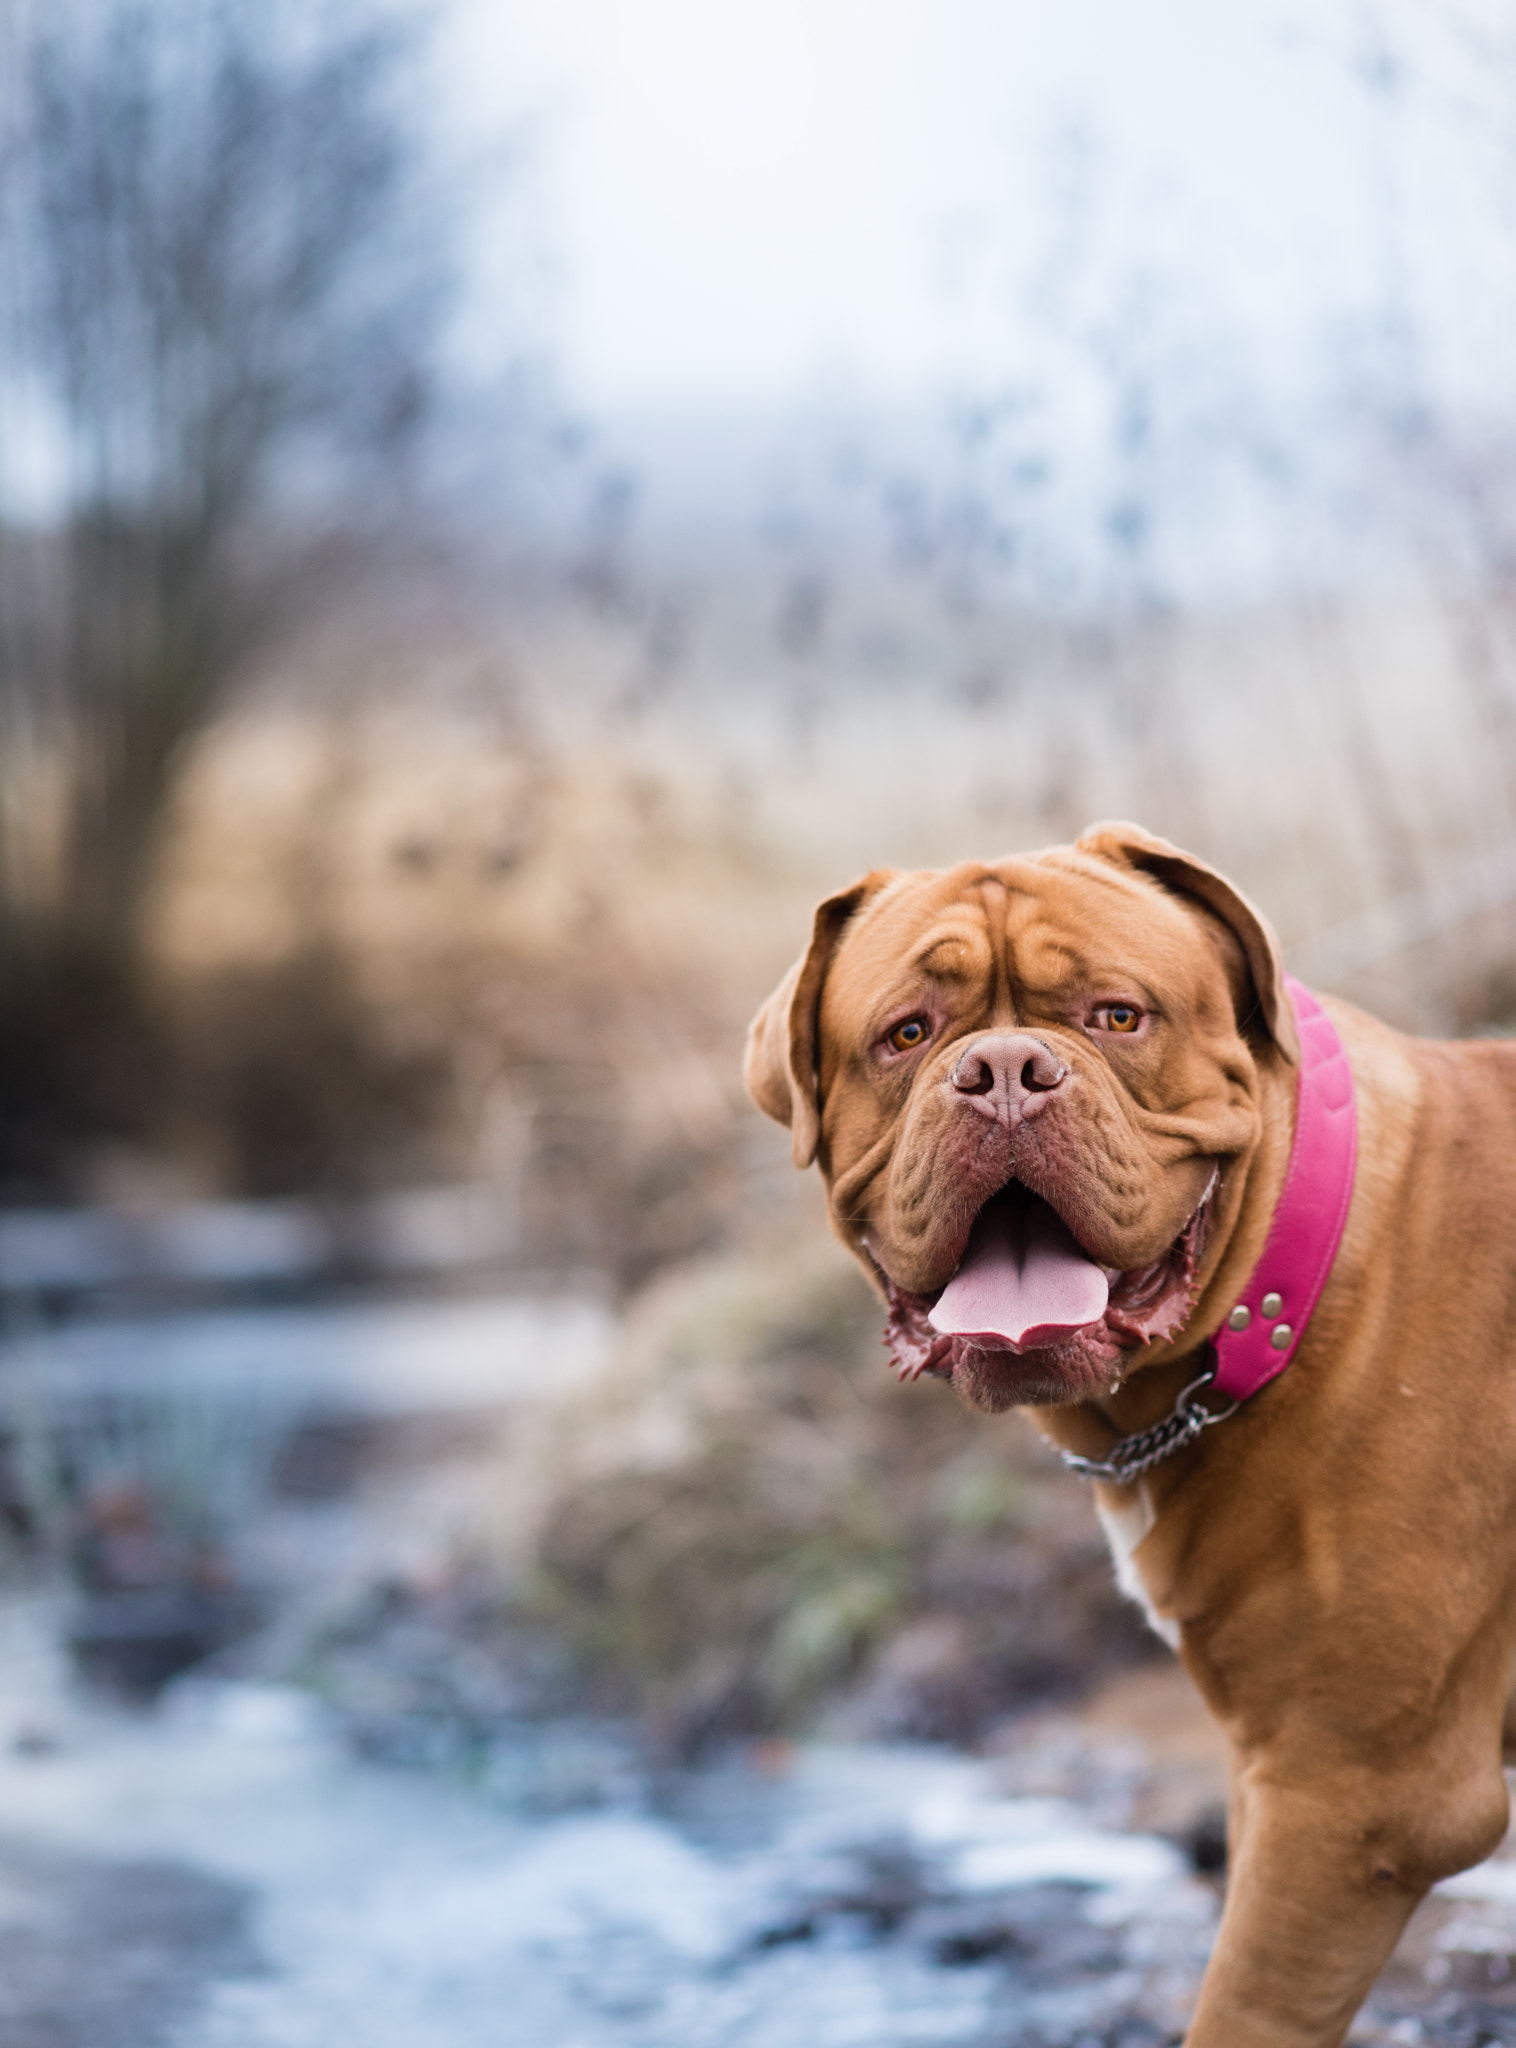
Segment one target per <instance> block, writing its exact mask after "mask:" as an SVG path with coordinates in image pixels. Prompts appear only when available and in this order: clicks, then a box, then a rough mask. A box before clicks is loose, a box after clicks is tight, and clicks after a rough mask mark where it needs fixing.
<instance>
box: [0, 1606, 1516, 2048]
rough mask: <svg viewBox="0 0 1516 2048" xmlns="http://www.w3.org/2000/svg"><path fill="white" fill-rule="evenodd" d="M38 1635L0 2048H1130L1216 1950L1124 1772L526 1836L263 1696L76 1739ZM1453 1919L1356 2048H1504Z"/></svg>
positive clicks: (924, 1787)
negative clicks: (1051, 1788) (1074, 1783)
mask: <svg viewBox="0 0 1516 2048" xmlns="http://www.w3.org/2000/svg"><path fill="white" fill-rule="evenodd" d="M44 1621H45V1617H41V1616H39V1615H38V1614H36V1613H35V1612H34V1611H30V1610H26V1609H22V1608H19V1607H18V1608H16V1609H13V1610H12V1611H11V1612H10V1613H9V1615H8V1617H7V1618H6V1624H5V1640H4V1643H3V1649H4V1652H5V1663H4V1670H5V1677H4V1682H3V1695H0V1731H3V1734H4V1738H5V1739H4V1750H3V1755H0V1816H3V1820H0V2041H3V2042H4V2043H5V2044H6V2048H160V2044H161V2048H332V2044H333V2043H336V2042H348V2041H352V2042H362V2043H363V2044H364V2048H423V2044H425V2048H432V2044H437V2048H442V2044H445V2048H707V2044H709V2048H728V2044H729V2048H906V2044H912V2048H922V2044H944V2048H945V2044H948V2043H973V2044H984V2048H990V2044H994V2048H1013V2044H1014V2048H1054V2044H1057V2048H1151V2044H1157V2043H1163V2042H1168V2041H1172V2040H1175V2039H1177V2036H1178V2032H1179V2029H1180V2027H1181V2025H1182V2020H1183V2014H1184V2011H1185V2009H1186V2006H1187V2003H1188V2001H1189V1999H1190V1997H1191V1996H1192V1994H1193V1990H1194V1986H1195V1983H1196V1980H1197V1978H1198V1975H1199V1972H1200V1969H1201V1967H1202V1965H1203V1962H1204V1958H1205V1954H1206V1951H1207V1949H1208V1946H1209V1943H1210V1940H1211V1936H1212V1933H1213V1929H1214V1924H1215V1918H1216V1913H1217V1906H1218V1894H1217V1891H1216V1888H1215V1886H1214V1884H1213V1883H1212V1882H1209V1881H1207V1880H1205V1879H1203V1878H1201V1877H1198V1876H1196V1875H1195V1874H1194V1873H1193V1871H1192V1868H1191V1861H1190V1858H1189V1857H1188V1856H1187V1855H1185V1854H1184V1853H1183V1852H1182V1850H1181V1848H1180V1847H1178V1846H1176V1845H1175V1843H1173V1842H1171V1841H1169V1840H1166V1839H1164V1838H1162V1837H1160V1836H1158V1835H1155V1834H1151V1833H1140V1832H1134V1831H1131V1830H1129V1829H1124V1828H1121V1827H1119V1826H1117V1825H1114V1824H1113V1822H1112V1818H1111V1816H1112V1815H1113V1814H1116V1813H1118V1812H1119V1811H1120V1810H1121V1808H1122V1806H1123V1804H1125V1805H1126V1807H1127V1808H1130V1806H1131V1799H1132V1793H1133V1787H1134V1785H1135V1784H1136V1783H1137V1779H1138V1777H1140V1771H1141V1765H1140V1762H1139V1761H1137V1760H1136V1758H1135V1753H1134V1752H1131V1751H1130V1750H1128V1751H1126V1752H1113V1751H1111V1750H1109V1749H1107V1750H1105V1751H1099V1750H1098V1749H1092V1750H1089V1751H1088V1752H1087V1753H1085V1754H1084V1755H1083V1756H1082V1757H1081V1756H1074V1757H1073V1760H1074V1762H1075V1763H1076V1764H1077V1765H1078V1766H1079V1768H1080V1770H1081V1771H1082V1772H1083V1775H1084V1776H1085V1778H1086V1779H1087V1780H1088V1783H1089V1785H1090V1796H1089V1797H1088V1798H1087V1799H1085V1800H1078V1799H1070V1798H1058V1797H1048V1796H1039V1795H1028V1794H1008V1793H1007V1792H1006V1791H1005V1790H1004V1789H1003V1787H1004V1785H1005V1783H1006V1782H1007V1771H1008V1770H1009V1771H1011V1772H1012V1774H1013V1773H1014V1768H1015V1767H1014V1764H1013V1763H1008V1764H1007V1765H1004V1766H1001V1765H981V1764H976V1763H974V1762H971V1761H968V1760H966V1759H963V1758H959V1757H954V1756H951V1755H947V1754H944V1753H940V1752H935V1751H930V1750H912V1749H868V1748H857V1747H854V1748H850V1747H847V1746H834V1747H827V1746H818V1747H815V1748H810V1749H804V1750H801V1751H798V1752H795V1753H793V1754H790V1753H760V1754H759V1755H757V1756H756V1757H754V1758H749V1759H745V1760H743V1761H742V1762H740V1763H737V1764H734V1765H732V1766H730V1767H728V1768H727V1769H725V1770H721V1771H713V1772H709V1773H702V1774H700V1775H699V1776H692V1777H689V1778H687V1779H684V1780H682V1781H680V1782H679V1783H678V1784H677V1785H675V1786H673V1787H664V1788H662V1793H661V1796H660V1797H659V1799H657V1800H651V1799H649V1798H647V1797H644V1796H639V1794H638V1792H637V1790H636V1787H635V1786H634V1785H632V1784H631V1783H628V1784H627V1785H626V1786H625V1788H624V1793H623V1796H621V1797H619V1798H613V1799H612V1800H611V1801H610V1802H609V1803H605V1804H601V1805H600V1806H598V1807H594V1808H586V1809H582V1810H578V1811H569V1812H559V1813H556V1814H541V1813H538V1814H536V1815H533V1814H530V1813H528V1812H526V1811H524V1810H523V1809H522V1808H521V1806H520V1805H519V1803H518V1804H517V1805H515V1806H514V1807H513V1806H512V1805H511V1803H510V1802H509V1801H508V1800H507V1799H506V1798H505V1797H504V1796H503V1795H501V1794H500V1793H499V1792H495V1793H493V1794H492V1793H490V1792H489V1790H488V1789H487V1788H479V1787H468V1786H464V1785H461V1784H458V1783H455V1782H449V1781H447V1780H445V1779H443V1778H441V1777H439V1776H436V1775H429V1774H423V1773H419V1772H401V1771H397V1770H394V1769H387V1768H383V1767H379V1766H375V1765H372V1764H367V1763H363V1762H361V1761H358V1760H355V1759H354V1758H353V1757H351V1756H350V1755H349V1754H348V1753H347V1752H346V1751H345V1750H344V1748H343V1747H342V1746H341V1745H340V1743H339V1742H338V1741H337V1740H336V1739H335V1737H334V1736H333V1735H332V1733H331V1732H330V1731H329V1730H327V1729H326V1728H325V1727H324V1726H323V1724H322V1722H321V1720H320V1718H319V1716H318V1715H317V1714H316V1713H315V1711H314V1710H313V1709H312V1708H311V1706H310V1705H309V1703H308V1702H307V1701H306V1700H305V1699H304V1698H303V1696H302V1695H300V1694H298V1693H294V1692H290V1691H285V1690H282V1689H276V1688H271V1687H258V1686H252V1685H246V1684H228V1683H217V1684H208V1683H205V1682H203V1681H202V1682H199V1683H183V1684H181V1686H180V1687H179V1689H178V1691H177V1693H175V1694H173V1695H172V1696H171V1697H170V1700H169V1702H168V1704H167V1706H166V1707H165V1708H164V1709H163V1710H162V1711H160V1712H159V1713H157V1714H155V1715H153V1716H152V1717H149V1718H128V1717H118V1716H114V1715H109V1716H108V1715H104V1714H99V1713H95V1712H91V1711H88V1710H85V1709H83V1708H81V1707H80V1706H79V1705H78V1704H77V1703H70V1701H69V1699H68V1696H67V1695H66V1694H65V1693H64V1692H63V1691H62V1690H61V1689H60V1688H59V1685H58V1673H57V1671H56V1667H55V1665H54V1661H53V1656H52V1653H51V1651H50V1650H49V1649H48V1647H47V1643H48V1632H47V1630H46V1628H45V1626H44V1625H43V1624H44ZM1070 1740H1072V1738H1065V1739H1064V1749H1063V1752H1062V1754H1063V1761H1064V1763H1065V1764H1067V1763H1068V1762H1069V1760H1070V1757H1071V1756H1073V1752H1072V1751H1071V1750H1070V1749H1069V1746H1068V1744H1069V1741H1070ZM1134 1773H1135V1774H1136V1775H1135V1776H1134ZM1447 1892H1448V1896H1446V1897H1444V1898H1441V1899H1439V1900H1437V1901H1435V1902H1433V1903H1432V1904H1431V1905H1429V1907H1427V1908H1425V1909H1423V1912H1422V1914H1421V1915H1420V1916H1418V1923H1417V1927H1416V1929H1415V1930H1413V1936H1412V1937H1410V1938H1408V1942H1407V1945H1406V1948H1405V1953H1404V1955H1403V1957H1402V1959H1401V1960H1400V1962H1399V1964H1398V1965H1397V1969H1396V1971H1395V1972H1392V1973H1391V1977H1389V1978H1387V1979H1386V1984H1385V1987H1383V1990H1382V1993H1381V1994H1380V1995H1379V1996H1378V1997H1377V2001H1376V2005H1375V2007H1374V2008H1373V2010H1372V2011H1371V2014H1370V2015H1369V2017H1368V2018H1367V2019H1366V2020H1365V2021H1364V2022H1363V2023H1362V2024H1361V2026H1360V2028H1359V2030H1358V2031H1357V2033H1356V2034H1355V2036H1354V2039H1355V2040H1356V2041H1361V2042H1376V2043H1386V2044H1387V2043H1390V2042H1401V2043H1410V2042H1417V2041H1428V2042H1447V2043H1450V2044H1454V2043H1456V2044H1471V2048H1472V2044H1479V2043H1485V2042H1495V2041H1499V2042H1504V2041H1516V2005H1511V2004H1507V2003H1506V2002H1505V1992H1506V1985H1507V1979H1508V1978H1509V1976H1510V1973H1511V1970H1512V1957H1513V1956H1516V1861H1505V1860H1500V1859H1497V1860H1495V1861H1493V1862H1492V1863H1490V1864H1488V1865H1485V1866H1483V1868H1482V1869H1481V1870H1480V1871H1478V1872H1475V1873H1471V1874H1470V1876H1468V1877H1466V1878H1464V1879H1462V1880H1458V1881H1457V1882H1456V1883H1455V1884H1454V1885H1453V1886H1451V1887H1448V1888H1447Z"/></svg>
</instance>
